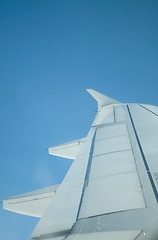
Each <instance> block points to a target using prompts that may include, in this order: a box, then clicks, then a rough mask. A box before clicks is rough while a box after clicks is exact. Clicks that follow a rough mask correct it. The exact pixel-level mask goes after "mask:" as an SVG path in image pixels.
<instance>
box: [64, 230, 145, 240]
mask: <svg viewBox="0 0 158 240" xmlns="http://www.w3.org/2000/svg"><path fill="white" fill-rule="evenodd" d="M140 232H141V231H114V232H100V233H99V232H97V233H85V234H78V235H77V234H74V235H70V236H69V237H68V238H67V240H96V239H97V240H105V239H106V240H114V239H117V240H135V239H136V237H137V236H138V235H139V234H140Z"/></svg>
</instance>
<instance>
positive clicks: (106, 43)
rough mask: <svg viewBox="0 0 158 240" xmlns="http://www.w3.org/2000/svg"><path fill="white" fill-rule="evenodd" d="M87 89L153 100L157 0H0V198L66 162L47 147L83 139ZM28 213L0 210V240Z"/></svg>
mask: <svg viewBox="0 0 158 240" xmlns="http://www.w3.org/2000/svg"><path fill="white" fill-rule="evenodd" d="M86 88H93V89H95V90H98V91H100V92H102V93H104V94H106V95H108V96H111V97H113V98H115V99H117V100H119V101H121V102H141V103H149V104H153V105H158V95H157V93H158V1H157V0H155V1H153V0H148V1H146V0H142V1H139V0H136V1H135V0H131V1H128V0H126V1H119V0H115V1H114V0H109V1H106V0H95V1H94V0H76V1H75V0H65V1H64V0H53V1H52V0H43V1H42V0H22V1H21V0H19V1H17V0H12V1H8V0H4V1H3V0H0V109H1V110H0V115H1V117H0V132H1V138H0V146H1V147H0V149H1V151H0V163H1V165H0V166H1V168H0V200H1V201H2V199H5V198H7V197H10V196H13V195H16V194H21V193H24V192H27V191H31V190H35V189H38V188H42V187H46V186H50V185H54V184H58V183H61V181H62V179H63V177H64V176H65V174H66V172H67V171H68V169H69V167H70V165H71V163H72V161H71V160H65V159H60V158H57V157H53V156H49V155H48V153H47V151H46V149H47V148H48V147H50V146H52V145H56V144H60V143H64V142H66V141H71V140H74V139H77V138H80V137H84V136H86V134H87V132H88V130H89V128H90V125H91V123H92V121H93V118H94V117H95V111H96V110H97V105H96V104H95V102H94V100H93V99H91V97H90V96H89V95H88V93H86V92H85V89H86ZM37 222H38V219H36V218H31V217H27V216H23V215H19V214H15V213H11V212H8V211H4V210H3V209H2V204H1V205H0V235H1V236H0V238H1V239H3V240H21V239H23V240H28V239H29V236H30V235H31V233H32V231H33V229H34V228H35V226H36V224H37Z"/></svg>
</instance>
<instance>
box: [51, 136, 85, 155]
mask: <svg viewBox="0 0 158 240" xmlns="http://www.w3.org/2000/svg"><path fill="white" fill-rule="evenodd" d="M83 143H84V138H81V139H77V140H75V141H72V142H68V143H64V144H61V145H58V146H54V147H50V148H49V154H51V155H55V156H59V157H63V158H69V159H75V158H76V156H77V154H78V152H79V150H80V148H81V146H82V144H83Z"/></svg>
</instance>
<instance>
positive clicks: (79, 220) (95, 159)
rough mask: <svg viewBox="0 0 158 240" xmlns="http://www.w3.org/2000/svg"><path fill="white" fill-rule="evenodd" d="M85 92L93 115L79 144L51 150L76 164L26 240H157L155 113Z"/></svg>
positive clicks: (154, 109) (157, 110) (157, 132)
mask: <svg viewBox="0 0 158 240" xmlns="http://www.w3.org/2000/svg"><path fill="white" fill-rule="evenodd" d="M88 92H89V93H90V94H91V95H92V96H93V97H94V98H95V99H96V101H97V102H98V114H97V116H96V118H95V120H94V122H93V124H92V127H91V129H90V131H89V133H88V135H87V136H86V137H85V138H84V140H82V141H81V142H82V144H79V143H78V141H75V142H73V143H68V144H66V145H65V146H64V145H62V146H58V147H55V148H53V149H52V148H50V150H49V152H50V154H55V155H58V156H64V157H66V156H67V157H68V156H69V157H70V158H72V159H74V158H75V161H74V162H73V164H72V165H71V167H70V169H69V171H68V173H67V175H66V176H65V178H64V180H63V182H62V183H61V184H60V186H58V189H57V191H56V193H55V195H54V196H53V198H52V199H51V201H50V203H49V206H48V207H47V209H46V210H45V212H44V213H43V214H42V217H41V219H40V221H39V223H38V224H37V226H36V228H35V230H34V231H33V233H32V235H31V238H32V239H39V240H40V239H43V240H46V239H47V240H51V239H52V240H53V239H56V240H62V239H67V240H96V239H97V240H104V239H106V240H113V239H117V240H134V239H137V240H143V239H144V240H147V239H150V240H156V239H158V228H157V226H158V108H157V107H155V106H150V105H144V104H143V105H142V104H122V103H120V102H118V101H116V100H114V99H111V98H109V97H107V96H105V95H103V94H101V93H98V92H96V91H94V90H92V89H88ZM69 149H70V153H69Z"/></svg>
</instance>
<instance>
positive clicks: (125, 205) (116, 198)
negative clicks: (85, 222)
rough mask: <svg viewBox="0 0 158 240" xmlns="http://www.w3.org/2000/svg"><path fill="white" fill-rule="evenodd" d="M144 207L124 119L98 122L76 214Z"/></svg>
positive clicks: (83, 214)
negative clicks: (86, 176)
mask: <svg viewBox="0 0 158 240" xmlns="http://www.w3.org/2000/svg"><path fill="white" fill-rule="evenodd" d="M145 207H146V205H145V202H144V198H143V193H142V189H141V185H140V182H139V177H138V173H137V169H136V165H135V160H134V156H133V153H132V147H131V143H130V138H129V134H128V130H127V126H126V123H119V124H118V123H113V124H107V125H102V126H100V127H99V128H97V132H96V138H95V144H94V151H93V158H92V163H91V169H90V177H89V181H88V185H87V187H86V189H85V192H84V197H83V201H82V207H81V211H80V215H79V218H80V219H81V218H87V217H92V216H96V215H101V214H107V213H112V212H118V211H125V210H129V209H137V208H145Z"/></svg>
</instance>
